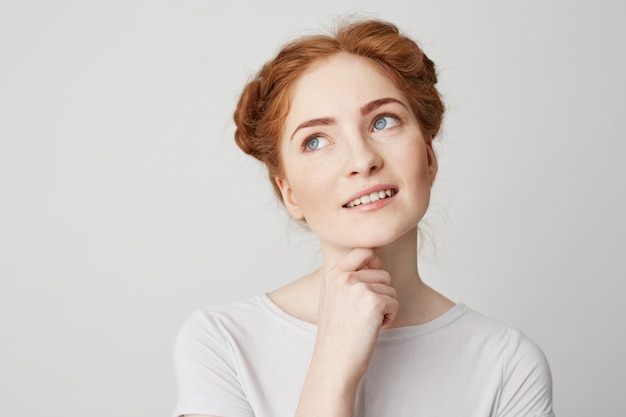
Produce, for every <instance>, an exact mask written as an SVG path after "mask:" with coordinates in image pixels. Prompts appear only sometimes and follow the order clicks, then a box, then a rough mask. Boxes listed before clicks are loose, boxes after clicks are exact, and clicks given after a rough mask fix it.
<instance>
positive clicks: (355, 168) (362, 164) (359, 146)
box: [345, 135, 383, 177]
mask: <svg viewBox="0 0 626 417" xmlns="http://www.w3.org/2000/svg"><path fill="white" fill-rule="evenodd" d="M382 167H383V158H382V156H381V155H380V153H379V152H378V150H377V149H376V145H375V144H374V143H373V142H372V139H370V138H368V137H367V136H363V135H360V137H358V138H356V139H355V140H352V141H349V152H347V157H346V169H345V172H346V173H347V175H348V176H350V177H354V176H357V175H371V174H373V173H374V172H376V171H378V170H380V169H381V168H382Z"/></svg>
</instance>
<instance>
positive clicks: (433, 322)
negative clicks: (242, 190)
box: [175, 21, 553, 417]
mask: <svg viewBox="0 0 626 417" xmlns="http://www.w3.org/2000/svg"><path fill="white" fill-rule="evenodd" d="M436 82H437V77H436V73H435V69H434V64H433V62H432V61H431V60H429V59H428V57H426V55H425V54H424V53H423V52H422V51H421V50H420V48H419V47H418V46H417V45H416V44H415V43H414V42H413V41H412V40H410V39H408V38H407V37H405V36H403V35H402V34H400V33H399V32H398V30H397V29H396V27H395V26H393V25H391V24H388V23H384V22H379V21H364V22H356V23H352V24H349V25H346V26H344V27H341V28H340V29H339V30H338V31H337V32H336V34H335V35H334V36H332V37H330V36H312V37H305V38H301V39H299V40H296V41H294V42H292V43H290V44H288V45H287V46H285V47H284V48H283V49H282V50H281V51H280V52H279V54H278V55H277V56H276V57H275V58H274V59H273V60H271V61H270V62H268V63H267V64H266V65H265V66H264V67H263V68H262V69H261V71H260V72H259V73H258V74H257V76H256V77H255V78H254V79H253V80H252V81H250V83H249V84H248V85H247V86H246V87H245V89H244V91H243V93H242V95H241V99H240V101H239V103H238V106H237V109H236V112H235V122H236V125H237V131H236V134H235V139H236V141H237V143H238V145H239V146H240V147H241V149H242V150H243V151H244V152H246V153H248V154H250V155H252V156H254V157H255V158H257V159H259V160H261V161H262V162H264V163H265V164H266V166H267V168H268V172H269V177H270V180H271V181H272V184H273V185H274V188H275V191H276V193H277V195H278V196H279V197H280V199H281V200H282V201H283V202H284V204H285V206H286V208H287V210H288V211H289V213H290V214H291V216H293V217H294V218H296V219H298V220H301V221H302V222H306V224H307V225H308V226H309V227H310V229H311V230H312V231H313V233H315V234H316V235H317V237H318V238H319V240H320V242H321V247H322V253H323V263H322V265H321V266H320V268H319V269H317V270H315V271H313V272H311V273H310V274H309V275H307V276H305V277H303V278H300V279H298V280H296V281H294V282H293V283H291V284H289V285H287V286H285V287H283V288H280V289H278V290H275V291H273V292H270V293H268V294H266V295H262V296H258V297H255V298H252V299H249V300H246V301H243V302H239V303H233V304H230V305H226V306H218V307H214V308H211V309H207V310H202V311H196V312H195V313H194V314H193V315H192V316H191V317H190V318H189V319H188V320H187V321H186V323H185V324H184V326H183V328H182V330H181V332H180V334H179V336H178V339H177V344H176V353H175V359H176V369H177V375H178V380H179V391H180V398H179V402H178V406H177V408H176V410H175V415H184V414H186V415H209V416H223V417H240V416H241V417H243V416H257V417H260V416H268V417H270V416H271V417H279V416H294V415H295V416H300V417H304V416H315V417H319V416H377V417H380V416H464V417H469V416H502V417H504V416H510V417H523V416H529V417H530V416H535V417H536V416H552V415H553V414H552V405H551V403H552V399H551V396H552V394H551V380H550V371H549V368H548V365H547V362H546V360H545V358H544V356H543V354H542V353H541V351H540V350H539V348H537V347H536V346H535V345H534V344H533V343H532V342H531V341H530V340H528V339H527V338H526V337H525V336H523V335H522V334H521V333H520V332H518V331H516V330H513V329H511V328H508V327H506V326H503V325H501V324H499V323H497V322H494V321H492V320H490V319H487V318H485V317H483V316H480V315H479V314H477V313H475V312H473V311H471V310H470V309H468V308H467V307H466V306H464V305H462V304H455V303H453V302H452V301H450V300H449V299H447V298H446V297H444V296H443V295H441V294H439V293H437V292H436V291H434V290H433V289H431V288H429V287H428V286H426V285H425V284H424V283H423V282H422V280H421V279H420V276H419V272H418V268H417V233H418V224H419V222H420V220H421V219H422V217H423V216H424V213H425V212H426V209H427V207H428V203H429V197H430V187H431V186H432V183H433V182H434V180H435V177H436V174H437V158H436V157H435V153H434V151H433V148H432V140H433V138H434V137H435V136H436V134H437V132H438V130H439V127H440V124H441V120H442V116H443V104H442V102H441V99H440V96H439V94H438V92H437V90H436V88H435V84H436Z"/></svg>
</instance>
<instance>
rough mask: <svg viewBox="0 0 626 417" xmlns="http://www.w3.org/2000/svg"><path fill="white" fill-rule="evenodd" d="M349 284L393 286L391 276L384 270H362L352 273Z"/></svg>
mask: <svg viewBox="0 0 626 417" xmlns="http://www.w3.org/2000/svg"><path fill="white" fill-rule="evenodd" d="M348 282H352V283H356V282H364V283H380V284H384V285H386V286H390V285H391V275H389V273H388V272H387V271H384V270H382V269H362V270H360V271H356V272H352V273H350V276H349V278H348Z"/></svg>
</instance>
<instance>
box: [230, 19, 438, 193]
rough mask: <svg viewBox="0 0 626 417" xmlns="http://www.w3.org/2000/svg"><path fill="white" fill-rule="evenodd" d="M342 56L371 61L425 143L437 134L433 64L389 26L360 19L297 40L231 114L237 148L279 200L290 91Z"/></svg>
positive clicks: (252, 85) (259, 75)
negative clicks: (263, 171)
mask: <svg viewBox="0 0 626 417" xmlns="http://www.w3.org/2000/svg"><path fill="white" fill-rule="evenodd" d="M340 52H347V53H351V54H355V55H359V56H361V57H365V58H368V59H370V60H371V61H372V63H374V64H375V65H376V66H377V67H378V68H379V69H380V70H381V71H382V73H383V74H385V75H386V76H387V77H389V79H390V80H391V81H392V82H393V83H394V84H395V86H396V87H397V88H398V89H400V90H401V91H403V92H404V94H405V95H406V97H407V99H408V100H409V102H410V103H411V108H412V110H413V112H414V113H415V116H416V117H417V119H418V120H419V122H420V126H421V128H422V131H423V133H424V135H425V136H426V138H427V140H431V139H432V138H434V137H435V136H436V135H437V133H438V132H439V128H440V127H441V121H442V118H443V113H444V105H443V102H442V101H441V97H440V95H439V92H438V91H437V89H436V88H435V84H436V83H437V74H436V72H435V65H434V63H433V61H431V60H430V59H429V58H428V57H427V56H426V54H424V52H423V51H422V50H421V49H420V47H419V46H418V45H417V44H416V43H415V42H414V41H413V40H411V39H410V38H408V37H406V36H404V35H403V34H401V33H400V32H399V30H398V28H397V27H396V26H394V25H393V24H391V23H387V22H382V21H378V20H367V21H359V22H354V23H350V24H348V25H344V26H341V27H339V28H338V30H336V31H335V33H334V35H331V36H329V35H312V36H305V37H302V38H299V39H296V40H294V41H292V42H290V43H288V44H287V45H285V46H284V47H283V48H282V49H281V50H280V51H279V52H278V54H277V55H276V57H275V58H274V59H272V60H271V61H269V62H267V63H266V64H265V65H264V66H263V67H262V68H261V70H260V71H259V72H258V73H257V74H256V76H255V77H254V78H253V79H252V80H251V81H250V82H249V83H248V84H247V85H246V86H245V88H244V90H243V92H242V94H241V97H240V99H239V102H238V103H237V108H236V110H235V114H234V119H235V124H236V131H235V141H236V142H237V145H238V146H239V147H240V148H241V149H242V150H243V151H244V152H245V153H247V154H248V155H251V156H253V157H255V158H256V159H258V160H259V161H261V162H263V163H264V164H265V165H266V166H267V169H268V175H269V179H270V181H271V183H272V185H273V186H274V191H275V192H276V194H277V195H278V196H279V198H280V195H281V194H280V190H279V189H278V186H277V185H276V182H275V181H274V179H275V177H276V176H280V175H281V174H282V173H283V171H282V170H283V167H282V162H281V158H280V152H279V149H280V146H279V142H280V137H281V135H282V133H283V127H284V122H285V119H286V117H287V114H288V113H289V103H290V94H291V89H292V87H293V85H294V84H295V82H296V80H298V78H299V77H300V76H301V75H302V74H303V73H304V72H306V71H307V69H309V67H310V66H311V65H312V64H313V63H315V62H318V61H320V60H323V59H325V58H328V57H330V56H332V55H334V54H337V53H340Z"/></svg>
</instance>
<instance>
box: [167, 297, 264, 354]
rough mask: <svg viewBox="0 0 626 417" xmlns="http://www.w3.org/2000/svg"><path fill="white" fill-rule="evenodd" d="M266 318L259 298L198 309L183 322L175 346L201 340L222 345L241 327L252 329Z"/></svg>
mask: <svg viewBox="0 0 626 417" xmlns="http://www.w3.org/2000/svg"><path fill="white" fill-rule="evenodd" d="M267 316H268V312H267V308H266V306H265V305H264V303H263V301H262V297H261V296H257V297H252V298H249V299H246V300H242V301H236V302H231V303H225V304H219V305H215V306H211V307H207V308H202V309H197V310H194V311H193V312H192V313H191V314H190V315H189V316H188V317H187V318H186V320H185V321H184V322H183V324H182V326H181V328H180V330H179V332H178V336H177V338H176V343H177V345H179V344H181V343H185V342H190V341H194V340H203V339H212V340H215V339H222V341H224V340H225V339H228V338H229V335H232V334H233V333H236V331H237V330H238V329H241V327H242V326H246V327H250V328H254V327H255V323H256V322H258V321H260V320H263V319H264V318H265V319H267ZM204 341H205V342H206V341H207V340H204Z"/></svg>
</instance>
